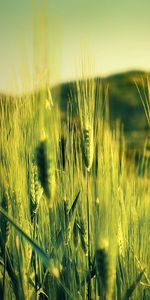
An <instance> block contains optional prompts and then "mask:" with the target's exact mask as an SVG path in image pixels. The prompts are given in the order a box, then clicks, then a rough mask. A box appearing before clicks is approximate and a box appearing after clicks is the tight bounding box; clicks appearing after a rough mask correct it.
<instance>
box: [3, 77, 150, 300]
mask: <svg viewBox="0 0 150 300" xmlns="http://www.w3.org/2000/svg"><path fill="white" fill-rule="evenodd" d="M93 84H94V87H93ZM96 84H97V85H98V87H96V86H95V83H93V81H90V80H88V81H87V82H86V85H85V84H84V85H83V86H82V82H80V92H79V89H77V91H76V92H77V94H74V93H73V94H72V96H71V99H70V98H69V99H70V107H69V109H68V111H67V117H66V115H65V117H64V115H63V117H62V114H61V112H60V111H59V110H58V109H57V106H56V103H55V101H54V106H53V107H52V106H51V104H52V100H51V98H50V99H47V95H48V93H44V92H42V91H41V93H35V94H33V95H30V96H28V97H27V96H24V97H22V98H20V99H18V98H17V99H15V98H13V99H11V100H12V101H11V100H10V99H9V97H8V99H4V98H3V97H2V98H1V99H0V130H1V139H0V149H1V158H0V293H1V294H3V295H2V297H3V299H5V300H6V299H7V300H9V299H17V300H18V299H19V300H28V299H29V300H32V299H51V300H55V299H56V300H59V299H66V300H70V299H88V298H89V299H97V300H98V299H104V300H120V299H129V298H132V299H135V300H136V299H140V300H148V299H149V286H150V280H149V278H150V269H149V267H150V266H149V262H150V252H149V249H148V245H149V244H150V236H149V229H150V227H149V195H150V185H149V178H148V168H149V167H148V164H145V166H144V171H143V165H144V162H143V159H144V155H145V150H144V149H145V148H144V147H145V145H144V144H143V155H142V154H141V155H142V160H140V159H137V162H136V164H137V165H136V166H135V165H134V163H133V162H132V161H130V165H129V162H128V160H127V159H126V140H125V138H124V135H123V132H122V129H121V128H120V125H119V123H117V124H115V125H114V126H113V130H111V129H110V123H109V109H108V101H107V100H108V99H107V91H106V92H105V93H104V90H103V89H101V87H100V82H99V81H97V83H96ZM77 86H78V87H79V85H78V84H77ZM85 89H86V90H85ZM81 91H82V93H81ZM90 92H91V93H92V94H91V97H90V94H88V93H90ZM78 93H79V94H78ZM86 93H87V94H88V96H89V98H88V101H89V102H90V101H91V99H94V101H95V104H94V105H95V106H94V107H95V110H92V109H91V110H90V109H89V110H88V116H86V115H84V116H83V114H82V112H84V113H85V114H86V111H84V109H86V108H85V107H84V108H83V107H82V104H81V103H82V102H80V105H79V107H78V110H77V111H76V113H78V114H79V119H80V122H79V119H77V118H74V107H72V106H71V103H74V102H75V103H76V100H77V96H79V98H80V97H81V96H82V95H84V96H85V95H87V94H86ZM95 93H96V94H95ZM5 100H6V101H5ZM80 100H81V99H80ZM84 100H85V99H84ZM48 101H49V102H48ZM73 101H74V102H73ZM85 101H87V99H86V100H85ZM48 103H49V105H48ZM88 105H89V107H90V103H88ZM91 107H92V108H93V104H92V105H91ZM142 109H143V108H142ZM143 110H144V109H143ZM90 114H92V116H91V115H90ZM93 114H94V115H93ZM82 118H84V119H83V120H82ZM86 118H87V120H88V122H91V123H90V126H91V130H92V140H93V141H92V151H91V150H90V151H91V153H92V155H91V154H90V155H89V156H88V161H86V162H85V159H84V156H83V136H82V134H83V132H82V130H83V129H87V128H86V126H87V125H88V124H87V121H86ZM84 122H85V124H84ZM83 125H86V126H85V128H82V126H83ZM85 134H86V146H87V147H86V148H87V150H88V151H89V149H88V148H89V140H88V138H89V136H87V132H86V133H85ZM90 151H89V152H90ZM84 152H85V151H84ZM91 156H92V159H91V158H90V157H91ZM86 157H87V155H86ZM89 161H90V163H89ZM88 168H89V170H88V172H87V169H88ZM137 168H139V169H138V170H141V169H142V171H139V173H138V172H137ZM139 174H140V176H139ZM87 208H88V209H87ZM8 229H9V230H8ZM99 241H100V242H99ZM103 241H107V244H106V243H104V242H103ZM4 250H5V251H4ZM141 280H142V281H141ZM8 285H11V288H10V289H9V290H8Z"/></svg>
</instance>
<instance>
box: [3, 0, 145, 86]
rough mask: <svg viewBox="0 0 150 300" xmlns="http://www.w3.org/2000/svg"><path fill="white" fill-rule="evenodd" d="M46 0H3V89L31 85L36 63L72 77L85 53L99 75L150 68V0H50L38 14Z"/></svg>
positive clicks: (54, 78)
mask: <svg viewBox="0 0 150 300" xmlns="http://www.w3.org/2000/svg"><path fill="white" fill-rule="evenodd" d="M44 2H45V3H46V0H45V1H44V0H41V1H40V0H38V1H36V0H35V1H34V6H33V5H32V1H31V0H0V91H11V90H15V89H17V90H22V89H25V88H29V86H30V84H31V78H32V77H33V70H34V71H35V65H36V66H37V65H38V68H39V69H40V74H43V73H42V72H43V68H44V66H48V65H49V66H50V78H51V82H52V83H54V82H58V81H65V80H69V79H72V78H74V77H76V76H77V75H78V73H79V70H80V64H81V57H83V56H84V57H87V59H86V64H87V61H90V63H91V62H92V63H91V64H92V66H93V68H92V69H93V70H95V74H97V75H99V74H100V75H107V74H110V73H113V72H118V71H124V70H128V69H146V70H150V1H149V0H139V1H138V0H132V1H131V0H130V1H129V0H126V1H121V0H105V1H101V0H89V1H88V0H86V1H85V0H76V1H75V0H74V1H73V0H70V1H69V0H55V1H52V0H51V1H47V5H46V4H45V5H42V7H43V8H41V9H40V11H41V17H39V14H38V8H39V7H41V6H40V3H44ZM33 7H34V9H33ZM46 15H47V16H48V25H47V23H46V20H47V17H46ZM42 18H43V19H42ZM43 61H44V63H43ZM94 65H95V67H94ZM35 73H36V72H35ZM40 76H44V75H40Z"/></svg>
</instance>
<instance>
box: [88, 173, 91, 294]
mask: <svg viewBox="0 0 150 300" xmlns="http://www.w3.org/2000/svg"><path fill="white" fill-rule="evenodd" d="M89 176H90V173H89V172H88V171H87V224H88V268H89V270H88V272H89V274H91V248H90V233H91V232H90V203H89V194H88V193H89V189H88V187H89ZM88 300H91V275H89V279H88Z"/></svg>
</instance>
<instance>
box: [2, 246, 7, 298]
mask: <svg viewBox="0 0 150 300" xmlns="http://www.w3.org/2000/svg"><path fill="white" fill-rule="evenodd" d="M6 263H7V257H6V243H5V246H4V273H3V300H5V293H6V289H5V288H6Z"/></svg>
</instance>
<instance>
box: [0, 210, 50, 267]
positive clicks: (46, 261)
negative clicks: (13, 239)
mask: <svg viewBox="0 0 150 300" xmlns="http://www.w3.org/2000/svg"><path fill="white" fill-rule="evenodd" d="M0 213H1V214H2V215H3V216H4V217H5V218H6V219H7V220H8V221H9V223H10V224H11V225H12V226H13V227H14V228H15V229H16V230H17V232H18V233H19V234H20V235H21V236H22V237H23V238H24V239H25V240H26V241H27V242H28V243H29V244H30V245H31V247H32V249H33V250H34V251H35V252H36V253H37V254H38V256H39V257H40V258H41V260H42V262H43V264H44V265H45V267H46V268H48V267H49V266H50V258H49V256H48V255H47V254H46V253H45V252H44V250H43V249H41V248H40V247H39V246H38V245H37V244H36V243H35V242H34V241H33V240H32V239H31V238H30V237H29V236H28V235H27V234H26V233H25V232H24V231H23V230H22V229H21V228H20V227H19V226H18V225H17V224H16V223H15V222H14V221H13V220H12V218H11V217H9V216H8V214H7V213H6V212H5V210H4V209H3V208H1V207H0Z"/></svg>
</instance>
